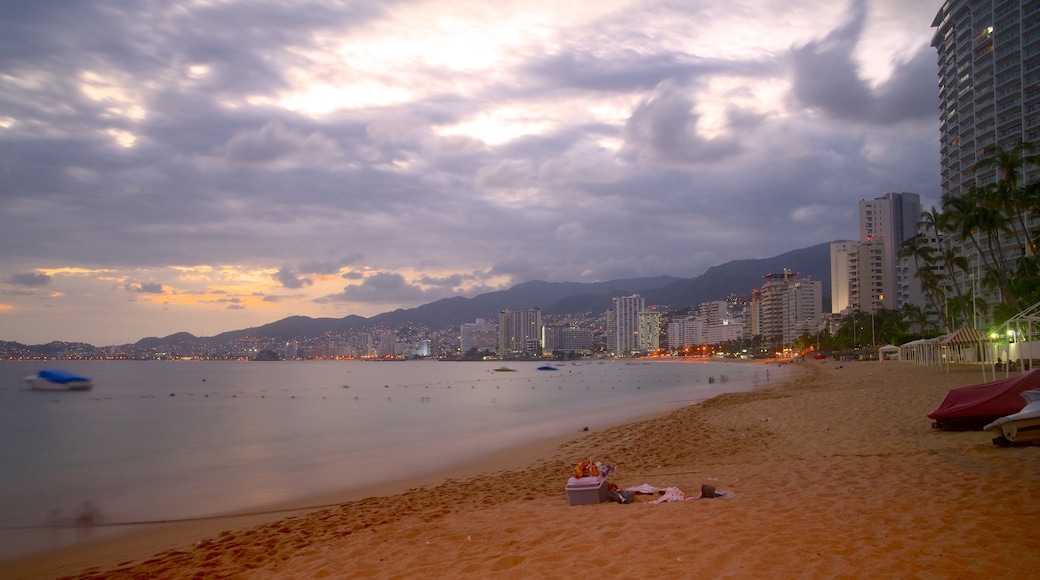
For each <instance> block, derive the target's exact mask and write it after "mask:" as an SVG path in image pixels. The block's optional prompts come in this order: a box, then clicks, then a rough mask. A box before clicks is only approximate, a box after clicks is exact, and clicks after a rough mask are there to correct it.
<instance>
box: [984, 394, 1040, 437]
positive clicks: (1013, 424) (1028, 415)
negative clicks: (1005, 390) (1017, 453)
mask: <svg viewBox="0 0 1040 580" xmlns="http://www.w3.org/2000/svg"><path fill="white" fill-rule="evenodd" d="M1022 398H1023V399H1025V400H1026V406H1025V407H1023V408H1022V410H1021V411H1019V412H1017V413H1013V414H1011V415H1007V416H1005V417H1001V418H999V419H997V420H996V421H994V422H992V423H990V424H989V425H986V426H985V427H983V429H985V430H986V431H992V432H993V433H995V434H996V435H997V436H996V437H994V438H993V444H994V445H997V446H1000V447H1010V446H1012V445H1030V444H1033V445H1040V389H1032V390H1029V391H1023V392H1022Z"/></svg>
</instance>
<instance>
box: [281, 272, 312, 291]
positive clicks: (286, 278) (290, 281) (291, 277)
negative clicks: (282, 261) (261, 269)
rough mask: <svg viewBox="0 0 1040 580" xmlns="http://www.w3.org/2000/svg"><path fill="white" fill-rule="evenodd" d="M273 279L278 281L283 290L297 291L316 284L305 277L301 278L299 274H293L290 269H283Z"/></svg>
mask: <svg viewBox="0 0 1040 580" xmlns="http://www.w3.org/2000/svg"><path fill="white" fill-rule="evenodd" d="M271 277H272V278H274V279H275V280H277V281H278V283H279V284H281V285H282V287H283V288H292V289H297V288H303V287H304V286H310V285H311V284H313V283H314V281H313V280H311V279H309V278H307V277H304V276H300V275H299V274H297V273H296V272H293V271H292V270H290V269H289V268H282V269H281V270H278V272H277V273H275V274H274V275H273V276H271Z"/></svg>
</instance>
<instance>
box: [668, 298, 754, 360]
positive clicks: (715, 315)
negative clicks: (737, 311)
mask: <svg viewBox="0 0 1040 580" xmlns="http://www.w3.org/2000/svg"><path fill="white" fill-rule="evenodd" d="M744 336H745V335H744V325H743V322H742V320H741V318H740V317H739V316H737V317H734V316H732V315H731V314H730V305H729V302H727V301H726V300H716V301H711V302H703V303H701V304H700V306H698V307H697V313H696V314H695V315H693V316H686V317H678V318H674V319H673V320H672V321H671V322H669V323H668V327H667V340H668V348H670V349H672V350H685V349H690V348H694V347H697V346H700V345H707V344H721V343H724V342H730V341H734V340H741V339H742V338H744Z"/></svg>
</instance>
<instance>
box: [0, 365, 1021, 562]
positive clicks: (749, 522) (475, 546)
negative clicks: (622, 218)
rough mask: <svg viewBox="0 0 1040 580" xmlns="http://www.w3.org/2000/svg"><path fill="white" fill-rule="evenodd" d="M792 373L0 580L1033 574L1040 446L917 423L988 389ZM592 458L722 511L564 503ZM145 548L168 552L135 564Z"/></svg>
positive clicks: (964, 377) (885, 372) (819, 370)
mask: <svg viewBox="0 0 1040 580" xmlns="http://www.w3.org/2000/svg"><path fill="white" fill-rule="evenodd" d="M800 366H802V367H804V369H803V372H801V373H800V374H799V375H798V378H797V379H796V380H794V381H792V382H791V383H789V384H787V385H784V386H780V387H775V388H771V389H769V390H763V391H758V392H754V393H741V394H733V395H724V396H721V397H718V398H716V399H713V400H711V401H708V402H706V403H704V404H701V405H697V406H691V407H688V408H685V409H682V410H679V411H677V412H675V413H672V414H669V415H667V416H665V417H662V418H655V419H650V420H646V421H642V422H638V423H632V424H628V425H622V426H619V427H615V428H611V429H607V430H604V431H600V432H590V433H582V434H580V435H577V436H575V437H573V438H572V439H570V440H569V441H567V442H564V443H562V444H561V443H554V444H552V446H550V447H543V451H542V455H541V458H540V459H534V458H532V457H526V456H517V457H516V458H515V459H516V461H521V462H522V463H516V462H514V463H513V464H512V466H511V467H510V468H509V469H507V470H501V471H493V472H484V473H479V474H471V475H469V476H466V477H459V478H454V479H449V480H445V481H442V482H440V483H431V484H427V485H423V486H421V487H416V488H413V489H410V490H408V491H405V492H403V493H400V494H398V495H392V496H385V497H370V498H368V499H360V500H356V501H350V502H348V503H344V504H342V505H340V506H338V507H334V508H329V509H325V510H320V511H315V512H311V513H306V514H302V515H298V516H294V517H289V518H287V519H283V520H280V521H277V522H273V523H264V524H259V525H256V526H255V527H252V528H249V529H243V528H242V527H238V528H237V529H236V530H235V531H226V532H220V533H217V532H215V531H213V530H207V529H206V526H204V525H202V524H199V525H196V526H194V527H189V528H181V529H177V530H174V531H168V532H166V535H158V536H156V537H153V538H151V539H148V538H144V537H141V538H136V541H137V542H138V543H137V544H135V543H134V542H135V539H134V538H129V539H125V540H121V541H120V542H108V543H101V544H98V545H97V546H86V547H80V548H77V549H73V550H67V551H64V552H57V553H54V554H50V555H48V556H47V557H42V558H41V557H37V558H31V559H26V560H23V561H19V562H12V563H8V564H5V565H0V577H4V578H20V577H41V578H52V577H60V576H65V575H75V574H79V576H77V577H79V578H212V577H225V578H227V577H233V578H369V577H380V578H416V577H423V578H439V577H456V578H496V577H510V578H514V577H520V578H534V577H552V578H574V577H590V578H604V577H607V578H639V577H666V578H692V577H697V576H700V577H710V578H778V577H782V578H792V577H793V578H798V577H804V578H832V577H857V578H858V577H872V578H1035V577H1040V550H1037V540H1038V539H1040V447H1026V448H1008V449H1005V448H998V447H995V446H993V445H992V444H991V442H990V439H991V435H990V434H989V433H983V432H965V433H946V432H938V431H933V430H932V429H931V428H930V421H929V420H928V419H927V418H926V417H925V415H926V414H927V413H928V412H929V411H930V410H932V409H933V408H934V407H935V406H936V405H937V404H938V402H939V401H940V400H941V399H942V397H943V396H944V395H945V393H946V391H947V390H949V389H950V388H952V387H956V386H962V385H968V384H975V383H979V382H982V373H981V370H980V369H979V368H978V367H974V366H965V367H959V368H954V369H952V370H951V371H950V372H949V373H946V372H944V371H940V370H938V369H936V368H934V367H919V366H914V365H911V364H908V363H897V362H862V363H844V364H842V365H839V364H838V363H834V362H833V361H812V362H806V363H803V364H801V365H800ZM839 367H840V368H839ZM586 458H592V459H594V460H599V461H603V462H604V463H607V464H611V465H615V466H617V467H618V468H619V470H620V471H619V473H618V474H616V475H614V476H612V477H611V480H612V481H613V482H614V483H617V484H618V485H621V486H622V487H626V486H636V485H639V484H643V483H648V484H650V485H653V486H656V487H667V486H677V487H679V488H681V489H683V490H684V491H685V492H686V493H687V494H688V495H689V496H691V497H695V496H697V495H698V493H699V490H700V486H701V484H702V483H708V484H711V485H714V486H715V487H716V488H717V489H718V490H719V491H724V492H729V497H727V498H720V499H713V500H693V501H685V502H668V503H662V504H659V505H653V504H651V503H650V501H651V500H652V499H653V497H652V496H638V498H637V500H636V502H635V503H633V504H630V505H620V504H616V503H603V504H598V505H585V506H570V505H569V504H568V501H567V495H566V493H565V491H564V486H565V484H566V481H567V478H568V477H569V475H570V472H571V470H572V468H573V466H574V465H575V464H576V463H577V462H578V461H580V460H582V459H586ZM521 465H523V467H520V466H521ZM218 523H219V522H218ZM225 523H226V522H225ZM213 525H216V524H214V523H213V522H210V523H209V524H208V526H209V527H212V526H213ZM238 525H239V526H241V525H242V522H238ZM248 525H252V524H248ZM229 529H230V528H229ZM192 533H195V534H197V535H192ZM149 542H151V543H149ZM163 542H166V543H165V544H164V543H163ZM148 546H153V551H152V552H151V553H154V552H158V551H160V550H161V549H166V550H167V551H163V552H161V553H158V554H157V555H155V556H153V557H145V558H141V557H140V556H141V551H142V550H146V549H148Z"/></svg>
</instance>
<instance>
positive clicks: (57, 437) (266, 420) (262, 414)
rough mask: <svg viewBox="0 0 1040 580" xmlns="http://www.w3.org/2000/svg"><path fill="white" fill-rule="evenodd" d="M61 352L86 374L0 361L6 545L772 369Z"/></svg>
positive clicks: (378, 475) (633, 409)
mask: <svg viewBox="0 0 1040 580" xmlns="http://www.w3.org/2000/svg"><path fill="white" fill-rule="evenodd" d="M51 366H53V363H52V365H51ZM61 366H63V367H65V368H68V369H69V370H71V371H73V372H77V373H79V374H84V375H86V376H90V377H92V378H93V379H94V384H95V387H94V390H93V391H89V392H78V393H53V392H52V393H43V392H36V391H29V390H27V389H26V388H25V386H24V385H22V384H21V382H20V378H21V377H22V376H25V375H27V374H30V373H31V372H33V371H35V370H38V369H39V368H43V367H44V365H43V364H42V363H7V362H5V363H2V364H0V465H3V466H4V469H3V470H2V471H0V489H3V490H4V493H3V494H0V546H3V547H0V557H10V555H11V554H12V550H14V551H24V549H25V547H24V546H21V547H15V546H17V545H18V543H17V541H16V540H19V539H22V540H25V539H27V538H29V537H30V536H33V535H34V534H31V533H24V532H25V529H24V527H25V526H42V527H41V528H40V529H48V530H50V531H51V532H53V533H54V534H57V535H58V536H60V537H59V538H58V539H56V540H55V539H54V538H53V537H52V538H51V540H53V541H57V542H58V543H59V544H60V543H63V542H67V541H72V540H71V539H70V538H69V537H68V536H70V535H72V534H69V533H68V532H75V533H76V534H80V535H81V536H82V535H83V534H90V533H92V532H93V533H96V532H98V531H100V529H102V528H105V527H106V526H109V525H111V524H115V523H125V522H135V521H161V520H171V519H183V518H194V517H205V516H210V515H215V514H220V513H229V512H241V511H250V510H258V509H263V508H265V507H267V506H270V505H273V504H277V503H284V502H287V501H292V500H296V499H300V498H305V497H312V496H315V495H319V494H323V493H329V492H332V491H337V490H345V489H351V488H357V487H361V486H364V485H371V484H379V483H383V482H387V481H392V480H395V479H400V478H403V477H407V476H413V475H417V474H421V473H424V472H429V471H433V470H437V469H442V468H445V467H450V466H451V464H453V463H458V462H460V461H463V460H466V459H468V458H472V457H473V456H475V455H479V454H486V453H490V452H494V451H497V450H501V449H504V448H507V447H509V446H513V445H519V444H523V443H527V442H531V441H534V440H537V439H541V438H545V437H553V436H557V435H562V434H566V433H571V432H575V433H576V432H579V431H581V430H582V429H584V428H590V429H593V430H595V429H599V428H602V427H605V426H607V425H611V424H617V423H620V422H623V421H626V420H630V419H634V418H637V417H641V416H645V415H647V414H650V413H657V412H660V411H664V410H668V409H675V408H678V407H681V406H683V405H686V404H689V403H691V402H695V401H700V400H703V399H706V398H708V397H711V396H714V395H715V394H718V393H721V392H726V391H739V390H747V389H751V388H754V387H756V386H761V385H765V384H767V383H768V382H769V377H768V374H767V372H768V371H766V369H765V367H764V366H761V365H733V364H729V365H721V364H717V363H716V364H705V363H693V362H654V363H652V364H651V363H637V364H626V363H624V362H616V361H609V362H602V363H595V362H593V363H586V364H581V365H572V364H560V365H557V366H558V370H556V371H540V370H538V369H537V367H538V366H540V364H539V363H534V362H531V363H510V367H511V368H513V369H514V371H515V372H508V373H507V372H495V371H494V369H495V367H497V366H500V363H449V362H435V361H421V362H419V361H415V362H401V363H377V362H277V363H275V362H70V363H67V364H63V365H61ZM773 371H774V372H773V380H774V381H778V380H780V377H778V375H779V374H780V373H781V372H783V371H782V370H780V371H778V370H777V369H776V368H775V367H774V368H773ZM724 378H725V380H723V379H724ZM102 506H103V510H102V509H101V507H102ZM55 522H72V525H71V526H68V527H66V526H57V527H52V528H46V526H47V524H49V523H55ZM77 524H78V525H77ZM17 527H22V529H21V531H22V532H23V533H20V534H12V533H11V532H12V528H17ZM40 535H46V534H40ZM8 536H15V537H13V538H9V537H8ZM39 539H40V538H36V540H39ZM8 540H10V541H8ZM43 540H44V543H45V544H47V545H43V546H36V548H37V549H39V548H40V547H43V548H46V547H50V546H53V545H55V544H54V543H53V541H52V542H47V538H44V539H43ZM30 543H31V542H30ZM37 543H39V542H37Z"/></svg>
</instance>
